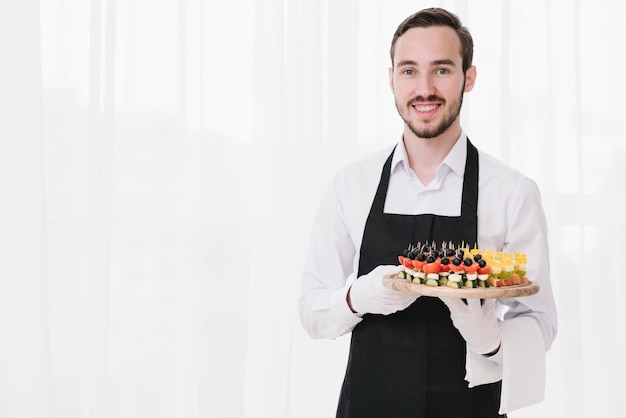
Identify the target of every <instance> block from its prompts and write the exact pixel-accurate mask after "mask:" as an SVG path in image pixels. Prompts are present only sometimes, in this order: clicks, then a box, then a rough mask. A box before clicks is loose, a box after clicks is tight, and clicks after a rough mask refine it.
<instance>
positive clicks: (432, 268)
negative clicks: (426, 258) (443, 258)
mask: <svg viewBox="0 0 626 418" xmlns="http://www.w3.org/2000/svg"><path fill="white" fill-rule="evenodd" d="M422 270H424V273H426V274H430V273H439V264H438V263H426V264H424V266H423V267H422Z"/></svg>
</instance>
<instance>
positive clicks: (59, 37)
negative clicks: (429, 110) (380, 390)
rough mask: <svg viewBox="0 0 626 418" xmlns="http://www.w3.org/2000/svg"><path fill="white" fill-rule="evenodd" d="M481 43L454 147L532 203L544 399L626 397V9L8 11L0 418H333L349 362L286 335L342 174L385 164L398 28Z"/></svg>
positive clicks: (555, 405) (2, 10) (106, 0)
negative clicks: (539, 201) (457, 26)
mask: <svg viewBox="0 0 626 418" xmlns="http://www.w3.org/2000/svg"><path fill="white" fill-rule="evenodd" d="M433 5H435V6H443V7H446V8H449V9H450V10H452V11H454V12H456V13H457V14H459V16H460V17H461V18H462V20H463V21H464V22H465V23H466V24H467V26H469V28H470V30H471V31H472V33H473V35H474V38H475V46H476V49H475V64H476V65H477V67H478V80H477V85H476V88H475V89H474V90H473V91H472V92H471V93H470V94H468V95H467V96H466V99H465V108H464V111H463V114H462V117H463V126H464V128H465V130H466V132H467V133H468V135H469V136H470V138H471V139H472V141H473V142H474V143H475V144H476V145H477V146H478V147H479V148H481V149H483V150H485V151H487V152H490V153H491V154H492V155H494V156H496V157H499V158H501V159H502V160H504V161H506V162H507V163H509V164H510V165H512V166H514V167H516V168H517V169H519V170H520V171H522V172H524V173H525V174H527V175H529V176H530V177H532V178H534V179H535V180H536V181H537V182H538V183H539V186H540V188H541V190H542V192H543V196H544V203H545V209H546V213H547V216H548V220H549V223H550V228H551V229H550V230H551V233H550V244H551V254H550V256H551V261H552V273H553V285H554V290H555V295H556V298H557V303H558V308H559V315H560V330H559V335H558V337H557V340H556V341H555V343H554V345H553V347H552V349H551V351H550V352H549V354H548V359H547V365H548V370H547V393H546V400H545V401H544V402H543V403H541V404H539V405H537V406H533V407H529V408H527V409H525V410H522V411H519V412H516V413H513V414H510V416H512V417H568V418H570V417H596V416H619V415H620V413H622V409H621V408H620V407H621V405H619V399H620V396H623V394H624V393H626V383H624V382H626V381H625V380H624V379H623V375H624V374H626V360H625V358H626V357H625V356H624V354H623V353H624V352H625V351H626V327H625V326H624V325H623V318H625V317H626V284H625V283H624V280H623V279H621V278H620V276H619V274H620V271H621V265H622V258H623V256H622V252H623V250H622V249H621V244H622V240H621V238H622V237H623V236H625V235H626V217H625V216H624V215H623V208H624V207H625V206H626V182H625V181H624V178H623V173H622V171H621V169H620V168H621V165H623V161H624V160H626V129H625V128H624V125H623V122H622V121H621V117H623V114H624V111H625V110H626V106H624V102H623V97H626V82H625V81H624V80H625V79H624V77H623V73H624V72H625V70H626V59H625V58H624V55H623V53H622V52H621V49H620V45H621V40H623V39H626V29H625V28H624V25H623V22H624V21H625V19H626V5H623V4H622V3H620V2H614V1H610V0H594V1H591V0H577V1H574V2H568V1H547V0H543V1H540V0H531V1H525V2H513V1H510V0H506V1H502V0H482V1H477V2H471V3H470V2H465V1H459V0H457V1H453V0H449V1H439V2H435V3H434V4H433V3H432V2H425V1H410V2H409V1H394V2H388V1H381V0H358V1H357V0H342V1H331V0H325V1H324V0H320V1H311V0H308V1H307V0H234V1H229V2H209V1H203V0H90V1H85V0H39V1H37V0H21V1H19V2H11V1H9V0H0V60H1V62H0V64H1V65H0V418H4V417H11V418H12V417H51V418H86V417H106V418H117V417H120V418H121V417H133V418H136V417H150V418H158V417H163V418H165V417H167V418H171V417H180V418H187V417H189V418H192V417H193V418H195V417H220V418H221V417H244V418H257V417H258V418H276V417H289V418H320V417H330V416H334V409H335V405H336V401H337V396H338V393H339V387H340V385H341V379H342V377H343V371H344V367H345V361H346V355H347V345H348V341H349V337H348V336H346V337H342V338H339V339H337V340H335V341H314V340H311V339H310V338H309V337H308V336H306V335H305V334H304V332H303V331H302V329H301V327H300V325H299V322H298V318H297V299H298V293H299V275H300V267H301V265H302V260H303V257H304V255H305V251H306V243H307V240H308V234H309V229H310V223H311V219H312V216H313V213H314V212H315V209H316V206H317V203H318V202H319V199H320V196H321V194H322V193H323V190H324V188H325V187H326V186H327V184H328V182H329V181H330V179H331V178H332V176H333V175H334V173H335V172H336V171H337V169H338V168H339V167H341V166H342V165H344V164H346V163H348V162H350V161H352V160H354V159H355V158H358V157H359V156H362V155H364V154H366V153H368V152H370V151H373V150H376V149H378V148H380V147H383V146H386V145H389V144H391V143H393V142H395V141H396V140H397V139H398V135H399V134H400V132H401V121H400V119H399V118H398V117H397V115H396V111H395V109H394V106H393V98H392V95H391V93H390V91H389V88H388V80H387V67H388V66H389V56H388V48H389V42H390V39H391V36H392V34H393V31H394V29H395V27H396V25H397V24H398V23H399V22H400V21H401V20H402V19H403V18H404V17H406V16H407V15H408V14H410V13H413V12H414V11H416V10H418V9H421V8H423V7H429V6H433Z"/></svg>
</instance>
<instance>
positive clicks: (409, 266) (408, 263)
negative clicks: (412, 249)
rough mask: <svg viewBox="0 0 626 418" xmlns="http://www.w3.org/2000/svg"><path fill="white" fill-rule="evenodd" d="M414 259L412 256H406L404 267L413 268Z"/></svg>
mask: <svg viewBox="0 0 626 418" xmlns="http://www.w3.org/2000/svg"><path fill="white" fill-rule="evenodd" d="M412 261H413V260H411V259H410V258H408V257H404V258H403V259H402V265H403V266H404V267H407V268H410V269H412V268H413V263H412Z"/></svg>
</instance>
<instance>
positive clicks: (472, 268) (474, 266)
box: [463, 263, 478, 274]
mask: <svg viewBox="0 0 626 418" xmlns="http://www.w3.org/2000/svg"><path fill="white" fill-rule="evenodd" d="M463 270H465V273H468V274H472V273H476V272H477V271H478V263H472V265H471V266H464V267H463Z"/></svg>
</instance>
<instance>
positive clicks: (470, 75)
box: [464, 65, 476, 93]
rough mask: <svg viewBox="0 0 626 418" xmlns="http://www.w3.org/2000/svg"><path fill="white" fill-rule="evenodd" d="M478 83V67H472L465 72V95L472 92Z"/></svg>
mask: <svg viewBox="0 0 626 418" xmlns="http://www.w3.org/2000/svg"><path fill="white" fill-rule="evenodd" d="M475 82H476V67H475V66H474V65H472V66H471V67H469V68H468V69H467V71H466V72H465V90H464V91H465V93H467V92H469V91H472V89H473V88H474V83H475Z"/></svg>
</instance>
